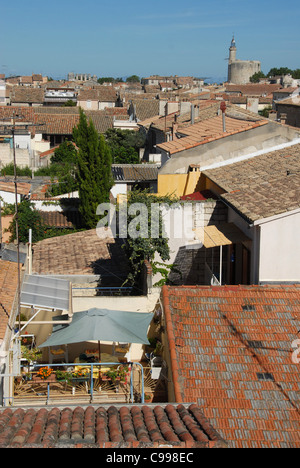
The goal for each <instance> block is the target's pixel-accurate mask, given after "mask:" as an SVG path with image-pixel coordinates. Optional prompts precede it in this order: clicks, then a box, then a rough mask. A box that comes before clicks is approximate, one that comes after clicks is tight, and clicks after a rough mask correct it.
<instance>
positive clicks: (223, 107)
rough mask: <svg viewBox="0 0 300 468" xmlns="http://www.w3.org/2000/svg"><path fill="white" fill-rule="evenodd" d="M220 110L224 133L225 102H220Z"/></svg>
mask: <svg viewBox="0 0 300 468" xmlns="http://www.w3.org/2000/svg"><path fill="white" fill-rule="evenodd" d="M220 109H221V111H222V119H223V132H226V123H225V110H226V102H225V101H222V102H221V105H220Z"/></svg>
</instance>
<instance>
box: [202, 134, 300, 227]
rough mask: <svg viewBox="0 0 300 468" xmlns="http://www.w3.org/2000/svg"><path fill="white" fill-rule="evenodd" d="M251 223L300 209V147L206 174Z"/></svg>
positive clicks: (296, 146)
mask: <svg viewBox="0 0 300 468" xmlns="http://www.w3.org/2000/svg"><path fill="white" fill-rule="evenodd" d="M202 174H203V175H204V176H205V177H207V178H209V179H210V180H211V181H213V182H214V183H215V184H216V185H218V187H219V188H220V189H222V190H223V191H224V193H222V194H221V195H220V197H221V199H223V200H224V201H225V202H226V203H228V204H230V205H231V206H232V207H233V208H234V209H235V210H237V211H238V212H239V213H240V214H242V215H243V216H244V217H245V218H246V219H247V221H248V222H255V221H258V220H260V219H264V218H268V217H271V216H275V215H279V214H281V213H285V212H290V211H293V210H296V209H299V208H300V143H297V144H292V143H291V144H286V145H282V149H278V150H274V151H270V152H266V153H265V154H260V155H257V156H254V157H248V158H245V159H244V160H243V161H239V162H232V163H231V164H224V165H220V167H217V168H214V169H207V170H204V171H203V173H202Z"/></svg>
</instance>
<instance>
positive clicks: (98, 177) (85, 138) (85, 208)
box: [73, 109, 113, 229]
mask: <svg viewBox="0 0 300 468" xmlns="http://www.w3.org/2000/svg"><path fill="white" fill-rule="evenodd" d="M73 138H74V141H75V143H76V145H77V147H78V148H79V150H78V153H77V178H78V189H79V200H80V203H79V211H80V214H81V218H82V223H83V227H85V228H87V229H93V228H95V227H96V225H97V222H98V221H99V218H98V216H97V215H96V210H97V206H98V205H99V204H100V203H105V202H107V201H109V192H110V189H111V187H112V185H113V178H112V174H111V152H110V149H109V147H108V146H107V144H106V142H105V139H104V136H103V135H99V134H98V133H97V131H96V129H95V126H94V124H93V122H92V120H90V121H89V122H88V121H87V118H86V115H85V114H84V112H83V111H82V109H80V120H79V124H78V126H77V127H75V128H74V130H73Z"/></svg>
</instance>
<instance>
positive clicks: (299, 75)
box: [250, 67, 300, 83]
mask: <svg viewBox="0 0 300 468" xmlns="http://www.w3.org/2000/svg"><path fill="white" fill-rule="evenodd" d="M284 75H291V76H292V77H293V78H294V79H296V80H299V79H300V68H297V69H296V70H291V69H290V68H288V67H280V68H275V67H274V68H271V70H270V71H269V73H267V75H265V74H264V73H263V72H262V71H260V72H257V73H254V75H252V76H251V78H250V81H251V83H258V82H259V80H260V79H261V78H271V77H272V76H284Z"/></svg>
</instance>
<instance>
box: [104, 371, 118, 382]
mask: <svg viewBox="0 0 300 468" xmlns="http://www.w3.org/2000/svg"><path fill="white" fill-rule="evenodd" d="M106 375H107V377H108V380H111V381H112V382H115V381H116V379H117V377H118V372H117V371H116V370H111V371H107V372H106Z"/></svg>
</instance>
